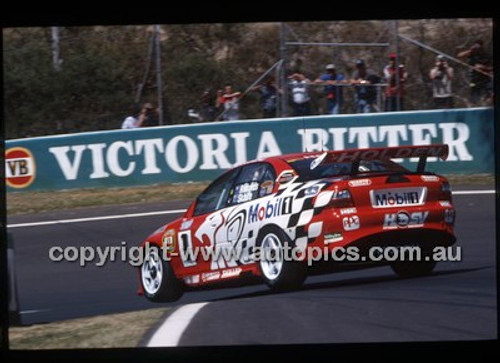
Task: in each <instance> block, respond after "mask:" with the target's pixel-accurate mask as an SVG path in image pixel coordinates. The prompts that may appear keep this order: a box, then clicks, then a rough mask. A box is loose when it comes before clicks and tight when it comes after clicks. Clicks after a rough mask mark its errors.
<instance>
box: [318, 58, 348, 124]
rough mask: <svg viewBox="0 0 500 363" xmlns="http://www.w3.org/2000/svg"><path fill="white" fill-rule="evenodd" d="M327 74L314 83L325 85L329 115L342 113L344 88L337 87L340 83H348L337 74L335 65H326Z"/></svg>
mask: <svg viewBox="0 0 500 363" xmlns="http://www.w3.org/2000/svg"><path fill="white" fill-rule="evenodd" d="M325 68H326V73H324V74H322V75H321V76H319V77H318V78H317V79H316V80H315V81H314V83H316V84H324V85H325V88H324V93H325V96H326V108H327V110H328V113H329V114H338V113H340V110H341V107H342V98H343V97H342V87H339V86H336V85H337V84H340V83H346V80H345V77H344V76H343V75H342V74H340V73H337V70H336V67H335V65H334V64H332V63H330V64H327V65H326V67H325Z"/></svg>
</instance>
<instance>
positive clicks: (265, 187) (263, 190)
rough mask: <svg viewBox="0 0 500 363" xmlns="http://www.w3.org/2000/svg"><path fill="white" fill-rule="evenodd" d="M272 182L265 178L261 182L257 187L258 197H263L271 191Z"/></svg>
mask: <svg viewBox="0 0 500 363" xmlns="http://www.w3.org/2000/svg"><path fill="white" fill-rule="evenodd" d="M273 188H274V182H273V181H272V180H266V181H264V182H262V184H261V185H260V189H259V197H264V196H266V195H269V194H271V193H272V192H273Z"/></svg>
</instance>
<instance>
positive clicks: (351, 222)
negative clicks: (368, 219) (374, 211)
mask: <svg viewBox="0 0 500 363" xmlns="http://www.w3.org/2000/svg"><path fill="white" fill-rule="evenodd" d="M342 225H343V226H344V229H345V230H346V231H354V230H356V229H359V217H358V216H352V217H345V218H344V219H342Z"/></svg>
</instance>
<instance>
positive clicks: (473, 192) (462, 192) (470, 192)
mask: <svg viewBox="0 0 500 363" xmlns="http://www.w3.org/2000/svg"><path fill="white" fill-rule="evenodd" d="M452 193H453V195H477V194H495V193H496V191H495V190H455V191H453V192H452ZM185 211H186V209H171V210H165V211H157V212H143V213H131V214H115V215H109V216H99V217H88V218H75V219H59V220H52V221H42V222H29V223H17V224H8V225H7V228H20V227H37V226H48V225H53V224H64V223H80V222H95V221H104V220H107V219H122V218H136V217H147V216H156V215H162V214H178V213H184V212H185Z"/></svg>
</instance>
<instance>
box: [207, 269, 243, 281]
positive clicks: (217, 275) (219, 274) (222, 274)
mask: <svg viewBox="0 0 500 363" xmlns="http://www.w3.org/2000/svg"><path fill="white" fill-rule="evenodd" d="M241 271H242V269H241V267H234V268H229V269H226V270H222V271H213V272H204V273H202V274H201V281H203V282H208V281H215V280H221V279H228V278H232V277H238V276H239V275H240V274H241Z"/></svg>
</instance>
